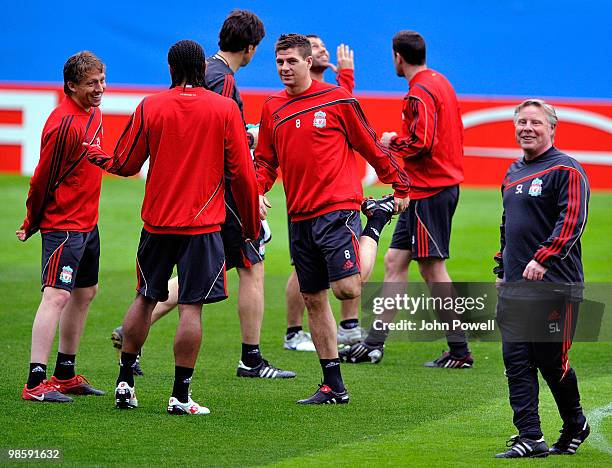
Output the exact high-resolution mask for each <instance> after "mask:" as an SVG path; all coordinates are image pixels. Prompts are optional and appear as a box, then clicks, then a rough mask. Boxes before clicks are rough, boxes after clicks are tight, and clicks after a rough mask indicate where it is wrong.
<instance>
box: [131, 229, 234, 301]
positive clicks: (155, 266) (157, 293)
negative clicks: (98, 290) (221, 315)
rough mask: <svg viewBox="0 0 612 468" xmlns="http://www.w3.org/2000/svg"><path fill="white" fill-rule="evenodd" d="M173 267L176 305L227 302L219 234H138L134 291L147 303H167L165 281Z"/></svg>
mask: <svg viewBox="0 0 612 468" xmlns="http://www.w3.org/2000/svg"><path fill="white" fill-rule="evenodd" d="M175 265H176V267H177V272H178V283H179V296H178V303H179V304H208V303H211V302H218V301H222V300H224V299H227V289H226V287H225V257H224V256H223V242H222V241H221V234H220V233H219V232H211V233H208V234H195V235H178V234H152V233H150V232H148V231H146V230H145V229H143V230H142V233H141V234H140V244H139V245H138V255H137V257H136V276H137V279H138V285H137V286H136V290H137V291H138V292H139V293H140V294H142V295H143V296H145V297H148V298H149V299H153V300H156V301H158V302H163V301H165V300H167V299H168V280H169V279H170V277H171V276H172V270H173V269H174V266H175Z"/></svg>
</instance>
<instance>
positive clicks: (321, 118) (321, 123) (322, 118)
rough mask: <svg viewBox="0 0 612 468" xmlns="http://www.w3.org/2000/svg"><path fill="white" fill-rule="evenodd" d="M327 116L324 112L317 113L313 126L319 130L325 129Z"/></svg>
mask: <svg viewBox="0 0 612 468" xmlns="http://www.w3.org/2000/svg"><path fill="white" fill-rule="evenodd" d="M326 117H327V114H325V112H323V111H318V112H315V115H314V120H313V122H312V124H313V125H314V126H315V127H317V128H323V127H325V126H326V125H327V118H326Z"/></svg>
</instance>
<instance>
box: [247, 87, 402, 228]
mask: <svg viewBox="0 0 612 468" xmlns="http://www.w3.org/2000/svg"><path fill="white" fill-rule="evenodd" d="M353 148H354V149H355V150H356V151H358V152H359V154H361V155H362V156H363V157H364V158H365V159H366V160H367V161H368V162H369V163H370V164H371V165H372V166H373V167H374V169H375V170H376V173H377V174H378V177H379V179H380V180H381V181H382V182H384V183H387V184H391V185H392V186H393V188H394V189H395V195H396V196H397V197H400V198H405V197H406V196H408V192H409V180H408V176H407V175H406V173H405V172H404V171H403V170H402V169H401V168H400V167H399V165H398V164H397V162H396V161H395V160H394V159H393V157H392V156H391V154H390V153H389V152H388V151H387V149H386V148H384V147H383V146H382V145H381V144H380V142H379V141H378V140H377V138H376V133H375V132H374V130H372V128H371V127H370V125H369V124H368V121H367V120H366V117H365V115H364V113H363V111H362V110H361V107H360V106H359V102H358V101H357V100H356V99H355V98H354V97H352V96H351V95H350V94H349V93H348V92H347V91H346V90H344V89H343V88H339V87H337V86H333V85H330V84H326V83H319V82H318V81H314V80H313V82H312V85H311V86H310V88H308V89H307V90H306V91H304V92H303V93H301V94H299V95H289V94H287V92H286V91H280V92H278V93H276V94H274V95H272V96H270V97H269V98H268V99H267V100H266V102H265V103H264V106H263V109H262V116H261V125H260V128H259V143H258V144H257V148H256V149H255V163H256V166H257V183H258V186H259V193H260V194H264V193H266V192H267V191H268V190H270V188H271V187H272V185H273V184H274V181H275V180H276V177H277V170H278V168H279V166H280V168H281V170H282V171H283V182H284V188H285V195H286V197H287V211H288V213H289V216H290V217H291V220H292V221H300V220H304V219H310V218H314V217H316V216H320V215H322V214H325V213H329V212H331V211H336V210H342V209H348V210H359V206H360V204H361V201H362V199H363V190H362V187H361V179H360V177H359V173H358V171H357V164H356V158H355V153H354V152H353Z"/></svg>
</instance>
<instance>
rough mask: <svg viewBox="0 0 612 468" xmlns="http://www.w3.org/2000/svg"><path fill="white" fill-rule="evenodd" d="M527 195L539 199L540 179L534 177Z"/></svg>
mask: <svg viewBox="0 0 612 468" xmlns="http://www.w3.org/2000/svg"><path fill="white" fill-rule="evenodd" d="M529 195H531V196H532V197H539V196H540V195H542V179H540V178H539V177H536V178H535V179H533V180H532V181H531V186H530V187H529Z"/></svg>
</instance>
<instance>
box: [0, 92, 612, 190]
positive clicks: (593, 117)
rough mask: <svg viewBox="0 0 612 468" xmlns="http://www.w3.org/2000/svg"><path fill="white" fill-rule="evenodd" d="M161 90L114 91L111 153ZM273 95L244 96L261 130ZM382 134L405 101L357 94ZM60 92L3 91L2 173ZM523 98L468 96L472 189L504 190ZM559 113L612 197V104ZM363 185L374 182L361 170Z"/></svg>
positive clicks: (24, 166) (396, 122) (110, 97)
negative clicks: (147, 99)
mask: <svg viewBox="0 0 612 468" xmlns="http://www.w3.org/2000/svg"><path fill="white" fill-rule="evenodd" d="M159 89H160V88H158V87H155V88H153V87H149V88H146V87H134V88H130V87H121V88H119V87H113V88H112V89H111V88H109V89H108V90H107V92H106V94H105V96H104V99H103V105H102V110H103V113H104V146H105V148H106V149H112V148H113V146H114V143H115V141H116V139H117V138H118V136H119V134H120V133H121V131H122V129H123V126H124V125H125V123H126V121H127V119H128V117H129V115H130V114H131V112H132V110H133V109H134V108H135V107H136V105H137V104H138V102H139V101H140V100H141V99H142V97H144V96H145V95H147V94H150V93H152V92H156V91H158V90H159ZM269 94H270V92H269V91H253V90H245V91H243V93H242V95H243V99H244V102H245V119H246V121H247V122H253V123H254V122H257V121H258V120H259V112H260V109H261V105H262V103H263V101H264V99H265V98H266V97H267V96H268V95H269ZM357 96H358V98H359V101H360V102H361V104H362V106H363V108H364V110H365V112H366V115H367V116H368V119H369V120H370V122H371V124H372V125H373V127H374V128H375V129H376V130H377V132H382V131H399V129H400V127H401V107H402V95H400V94H373V93H367V94H365V93H364V94H359V93H358V94H357ZM62 97H63V93H62V90H61V87H59V86H51V85H49V86H45V85H34V84H33V85H7V84H0V172H10V173H21V174H31V173H32V171H33V170H34V167H35V166H36V162H37V160H38V151H39V148H40V133H41V130H42V127H43V125H44V122H45V120H46V118H47V116H48V115H49V113H50V112H51V110H52V109H53V108H54V107H55V106H56V105H57V103H58V102H59V100H60V99H62ZM523 99H524V97H516V98H493V97H468V96H461V97H460V103H461V109H462V113H463V121H464V127H465V140H464V152H465V159H464V165H465V184H466V185H472V186H499V184H500V182H501V180H502V178H503V175H504V173H505V171H506V169H507V168H508V166H509V165H510V163H511V162H512V160H514V159H516V158H518V157H520V155H521V152H520V150H519V149H518V147H517V145H516V143H515V141H514V129H513V124H512V110H513V107H514V106H515V105H516V104H517V103H519V102H520V101H521V100H523ZM547 101H548V102H550V103H551V104H553V105H554V106H555V107H556V109H557V114H558V116H559V126H558V129H557V134H556V141H555V146H557V147H558V148H559V149H561V150H562V151H565V152H566V153H568V154H570V155H571V156H573V157H575V158H576V159H577V160H578V161H580V162H581V164H582V165H583V166H584V168H585V170H586V171H587V174H588V176H589V179H590V182H591V186H592V187H593V188H594V189H607V190H610V189H612V101H609V100H601V101H598V100H582V99H575V100H574V99H554V98H553V99H547ZM362 170H363V175H364V181H365V182H366V183H368V182H371V181H373V180H375V179H373V178H372V177H371V174H369V173H368V171H367V168H366V165H365V163H363V164H362Z"/></svg>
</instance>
